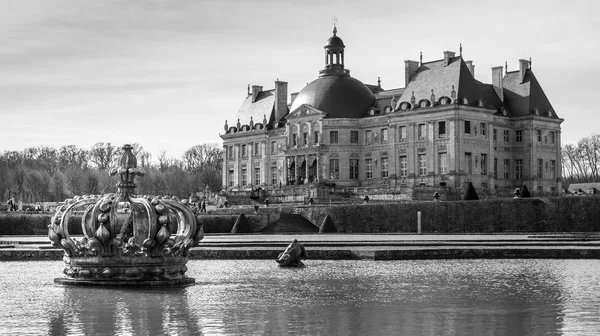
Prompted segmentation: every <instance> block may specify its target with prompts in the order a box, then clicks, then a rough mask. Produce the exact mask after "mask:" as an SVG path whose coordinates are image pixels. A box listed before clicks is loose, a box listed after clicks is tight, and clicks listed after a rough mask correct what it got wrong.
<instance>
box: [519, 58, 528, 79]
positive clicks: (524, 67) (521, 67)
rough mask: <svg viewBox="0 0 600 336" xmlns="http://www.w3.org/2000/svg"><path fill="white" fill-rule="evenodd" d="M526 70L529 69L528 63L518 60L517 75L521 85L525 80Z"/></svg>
mask: <svg viewBox="0 0 600 336" xmlns="http://www.w3.org/2000/svg"><path fill="white" fill-rule="evenodd" d="M527 69H529V61H528V60H524V59H520V60H519V75H521V83H522V82H523V79H524V78H525V71H526V70H527Z"/></svg>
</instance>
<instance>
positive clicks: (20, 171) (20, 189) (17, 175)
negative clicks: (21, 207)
mask: <svg viewBox="0 0 600 336" xmlns="http://www.w3.org/2000/svg"><path fill="white" fill-rule="evenodd" d="M26 177H27V169H26V168H25V167H24V166H23V165H19V166H18V167H16V168H15V169H14V170H13V174H12V179H13V185H14V187H15V190H16V191H17V195H18V198H19V200H23V196H24V193H25V178H26Z"/></svg>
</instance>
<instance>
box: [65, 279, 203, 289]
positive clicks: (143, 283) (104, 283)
mask: <svg viewBox="0 0 600 336" xmlns="http://www.w3.org/2000/svg"><path fill="white" fill-rule="evenodd" d="M195 283H196V279H194V278H182V279H163V280H98V279H74V278H55V279H54V284H55V285H58V286H97V287H186V286H194V285H195Z"/></svg>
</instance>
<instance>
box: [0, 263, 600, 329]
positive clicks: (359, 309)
mask: <svg viewBox="0 0 600 336" xmlns="http://www.w3.org/2000/svg"><path fill="white" fill-rule="evenodd" d="M307 264H308V266H307V267H305V268H301V269H283V268H279V267H277V266H276V264H275V262H272V261H268V260H193V261H190V262H189V264H188V266H189V269H190V270H189V275H190V276H192V277H194V278H196V282H197V284H196V285H195V286H192V287H187V288H183V289H152V290H149V289H146V290H144V289H102V288H77V287H57V286H54V284H53V279H54V278H55V277H60V276H61V275H62V274H61V273H60V272H61V270H62V262H58V261H52V262H0V284H1V286H0V334H2V335H290V334H297V335H598V334H600V260H428V261H323V260H309V261H308V262H307Z"/></svg>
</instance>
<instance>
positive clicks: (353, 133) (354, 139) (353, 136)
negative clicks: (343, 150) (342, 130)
mask: <svg viewBox="0 0 600 336" xmlns="http://www.w3.org/2000/svg"><path fill="white" fill-rule="evenodd" d="M350 143H352V144H357V143H358V131H350Z"/></svg>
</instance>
